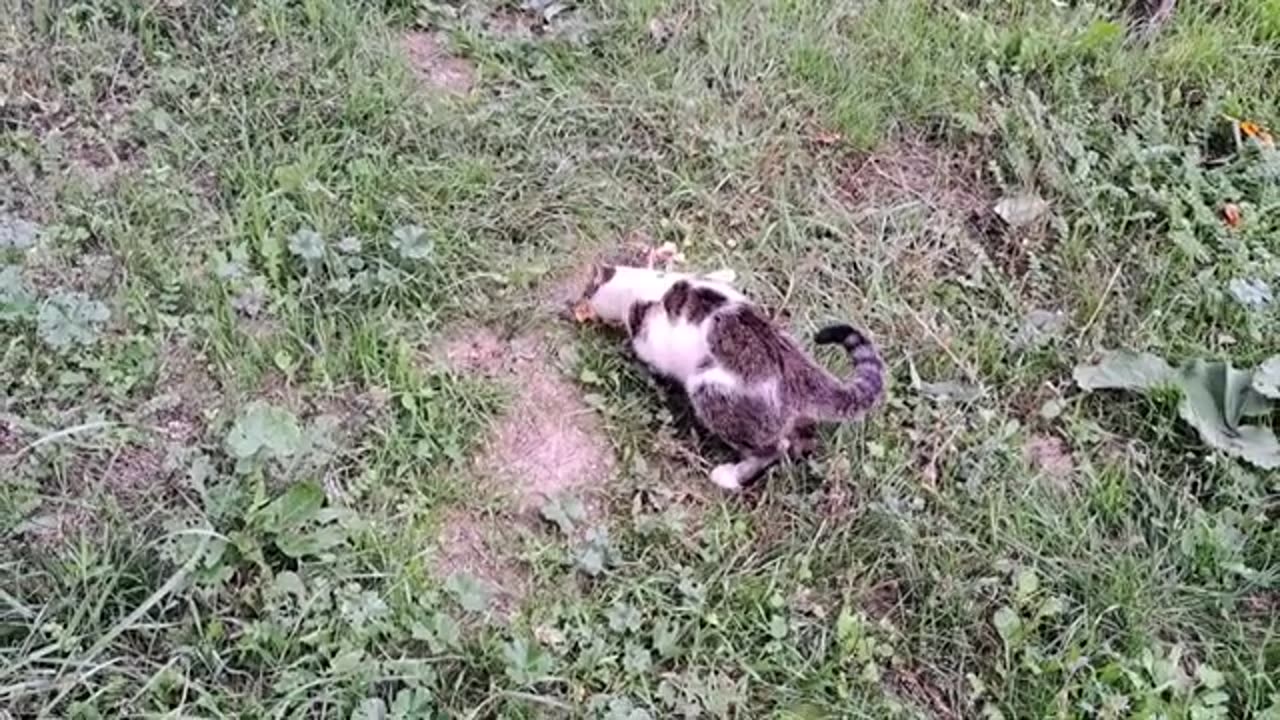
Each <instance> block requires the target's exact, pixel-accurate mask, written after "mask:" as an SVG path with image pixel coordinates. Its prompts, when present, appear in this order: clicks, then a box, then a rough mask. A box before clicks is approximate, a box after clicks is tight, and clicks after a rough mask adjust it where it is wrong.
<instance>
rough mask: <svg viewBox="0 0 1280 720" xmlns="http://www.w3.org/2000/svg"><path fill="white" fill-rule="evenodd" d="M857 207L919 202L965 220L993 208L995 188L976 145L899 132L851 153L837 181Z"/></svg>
mask: <svg viewBox="0 0 1280 720" xmlns="http://www.w3.org/2000/svg"><path fill="white" fill-rule="evenodd" d="M836 184H837V188H838V189H839V192H840V197H841V199H842V200H843V201H844V202H845V203H846V204H847V205H849V206H850V207H852V208H854V209H855V210H869V211H887V210H892V209H893V208H896V207H901V206H902V205H904V204H907V203H920V204H923V205H924V206H926V207H927V208H928V209H929V210H931V211H933V212H940V213H943V214H944V215H945V216H947V217H946V219H949V220H951V221H953V222H954V221H957V220H958V221H961V222H964V221H966V220H968V219H969V218H970V217H971V216H973V215H975V214H979V215H987V214H990V207H991V204H992V202H993V200H994V193H993V192H992V191H991V190H990V183H989V181H988V179H987V178H986V172H985V170H984V168H983V165H982V162H981V157H979V156H978V153H977V151H976V150H975V151H970V152H957V151H955V150H952V149H950V148H946V147H943V146H942V145H939V144H937V143H932V142H928V141H926V140H924V139H921V138H914V137H899V138H897V139H895V140H892V141H890V142H889V143H888V144H886V145H885V146H883V147H881V148H879V149H877V150H875V151H874V152H869V153H859V154H856V155H854V156H852V157H850V158H848V159H847V160H846V161H845V162H844V163H843V164H842V166H841V167H840V170H839V175H838V178H837V181H836Z"/></svg>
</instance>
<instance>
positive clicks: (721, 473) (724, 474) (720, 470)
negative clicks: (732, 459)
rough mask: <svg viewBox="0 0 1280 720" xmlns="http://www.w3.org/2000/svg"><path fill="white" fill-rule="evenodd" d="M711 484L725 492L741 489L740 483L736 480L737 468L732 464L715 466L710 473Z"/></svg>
mask: <svg viewBox="0 0 1280 720" xmlns="http://www.w3.org/2000/svg"><path fill="white" fill-rule="evenodd" d="M711 482H713V483H715V484H716V485H718V486H720V487H722V488H724V489H725V490H735V491H736V490H741V489H742V481H741V480H740V479H739V478H738V466H737V465H734V464H733V463H726V464H724V465H717V466H716V467H715V468H714V469H713V470H712V471H711Z"/></svg>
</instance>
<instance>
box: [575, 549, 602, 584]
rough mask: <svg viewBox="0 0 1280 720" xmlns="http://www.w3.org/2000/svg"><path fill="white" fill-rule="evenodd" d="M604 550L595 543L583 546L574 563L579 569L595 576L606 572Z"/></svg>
mask: <svg viewBox="0 0 1280 720" xmlns="http://www.w3.org/2000/svg"><path fill="white" fill-rule="evenodd" d="M604 561H605V557H604V551H603V550H601V549H600V548H598V547H596V546H594V545H588V546H586V547H583V548H582V549H581V550H579V551H578V552H577V554H576V555H575V556H574V564H575V565H576V566H577V567H578V569H579V570H581V571H582V572H584V573H586V574H587V575H590V576H591V577H595V576H597V575H599V574H600V573H602V572H604Z"/></svg>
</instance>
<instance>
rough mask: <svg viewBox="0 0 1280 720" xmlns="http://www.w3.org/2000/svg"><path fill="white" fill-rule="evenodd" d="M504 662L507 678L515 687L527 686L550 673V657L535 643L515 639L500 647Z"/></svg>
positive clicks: (523, 639)
mask: <svg viewBox="0 0 1280 720" xmlns="http://www.w3.org/2000/svg"><path fill="white" fill-rule="evenodd" d="M502 658H503V660H505V661H506V666H507V667H506V671H507V677H509V678H511V681H512V682H514V683H516V684H517V685H529V684H532V683H534V682H537V681H538V680H541V679H542V678H544V677H546V676H547V675H548V674H549V673H550V672H551V667H552V662H551V656H549V655H548V654H547V653H545V652H543V650H542V648H541V647H539V646H538V644H537V643H536V642H530V641H529V640H526V639H525V638H522V637H516V638H514V639H512V640H511V642H509V643H506V644H505V645H503V647H502Z"/></svg>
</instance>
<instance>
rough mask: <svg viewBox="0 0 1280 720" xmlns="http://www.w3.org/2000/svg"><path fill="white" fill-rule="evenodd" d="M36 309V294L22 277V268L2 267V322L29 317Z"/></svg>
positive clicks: (0, 307)
mask: <svg viewBox="0 0 1280 720" xmlns="http://www.w3.org/2000/svg"><path fill="white" fill-rule="evenodd" d="M34 311H35V296H34V295H32V294H31V290H30V288H28V287H27V282H26V280H24V279H23V278H22V268H20V267H18V266H17V265H6V266H4V267H3V268H0V322H3V321H6V320H20V319H25V318H29V317H31V315H32V314H33V313H34Z"/></svg>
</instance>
